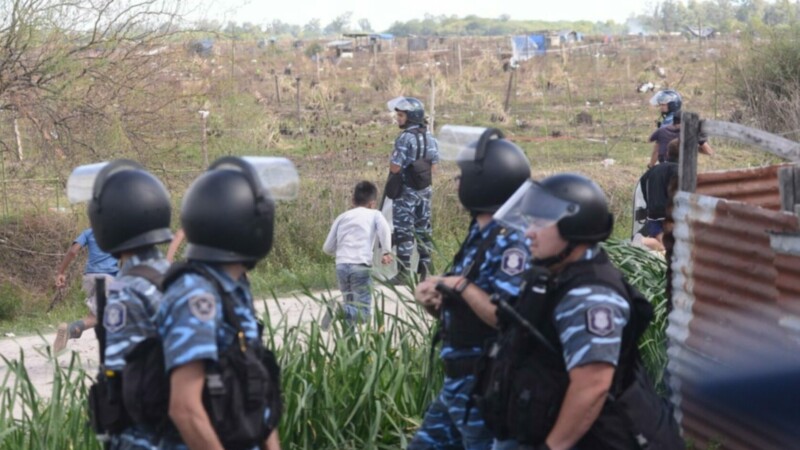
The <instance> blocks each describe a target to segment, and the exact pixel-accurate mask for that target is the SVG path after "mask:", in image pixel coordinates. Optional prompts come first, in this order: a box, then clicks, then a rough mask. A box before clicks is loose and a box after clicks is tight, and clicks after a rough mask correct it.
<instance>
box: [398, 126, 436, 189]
mask: <svg viewBox="0 0 800 450" xmlns="http://www.w3.org/2000/svg"><path fill="white" fill-rule="evenodd" d="M405 132H406V133H411V134H413V135H414V137H415V138H416V140H417V154H416V155H415V158H414V162H412V163H411V164H409V165H408V166H406V168H405V169H403V172H404V174H405V180H406V184H407V185H408V186H409V187H410V188H411V189H414V190H415V191H420V190H422V189H425V188H426V187H428V186H430V185H431V184H432V182H433V177H432V175H431V168H432V166H433V162H432V161H431V160H430V159H428V133H427V128H424V127H419V128H412V129H410V130H407V131H405Z"/></svg>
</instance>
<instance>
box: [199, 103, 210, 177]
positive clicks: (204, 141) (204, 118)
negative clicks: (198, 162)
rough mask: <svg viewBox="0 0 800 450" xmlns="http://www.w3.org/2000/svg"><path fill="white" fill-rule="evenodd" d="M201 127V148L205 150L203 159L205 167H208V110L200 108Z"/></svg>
mask: <svg viewBox="0 0 800 450" xmlns="http://www.w3.org/2000/svg"><path fill="white" fill-rule="evenodd" d="M198 113H200V127H201V133H202V135H201V136H200V148H201V149H202V151H203V161H204V162H205V167H208V114H209V113H208V111H206V110H204V109H203V110H200V111H198Z"/></svg>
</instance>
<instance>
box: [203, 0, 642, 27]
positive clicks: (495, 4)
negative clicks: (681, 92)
mask: <svg viewBox="0 0 800 450" xmlns="http://www.w3.org/2000/svg"><path fill="white" fill-rule="evenodd" d="M652 4H653V1H651V0H550V1H546V0H538V1H532V0H481V1H476V0H430V1H426V2H419V1H417V2H410V1H383V0H228V1H225V0H208V1H207V3H206V6H205V7H204V8H203V9H198V10H197V11H195V12H194V13H193V14H192V15H193V16H197V17H205V18H210V19H216V20H218V21H220V22H227V21H229V20H233V21H236V22H251V23H254V24H258V25H264V24H266V23H269V22H271V21H272V20H274V19H279V20H281V21H283V22H287V23H291V24H297V25H303V24H305V23H307V22H308V21H309V20H311V19H315V18H316V19H320V21H321V22H322V26H323V27H324V26H325V25H327V24H328V23H330V21H331V20H333V19H334V18H335V17H337V16H339V15H340V14H342V13H345V12H347V11H352V12H353V22H352V25H354V26H355V25H356V24H357V22H358V20H359V19H362V18H366V19H369V21H370V23H371V24H372V28H373V29H374V30H376V31H383V30H385V29H387V28H388V27H389V26H391V24H392V23H393V22H395V21H398V20H399V21H407V20H411V19H422V18H423V16H424V15H425V14H426V13H428V14H433V15H435V16H438V15H442V14H445V15H448V16H449V15H453V14H455V15H458V16H459V17H464V16H467V15H470V14H474V15H477V16H479V17H499V16H501V15H503V14H508V15H509V16H511V18H512V19H515V20H546V21H556V20H589V21H592V22H596V21H606V20H614V21H616V22H617V23H624V22H625V19H627V18H628V17H629V16H630V15H632V14H640V13H643V12H645V10H649V9H651V5H652ZM411 5H413V6H411Z"/></svg>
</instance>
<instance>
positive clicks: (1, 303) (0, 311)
mask: <svg viewBox="0 0 800 450" xmlns="http://www.w3.org/2000/svg"><path fill="white" fill-rule="evenodd" d="M21 307H22V296H21V292H20V290H19V288H17V287H16V286H14V285H13V284H11V283H10V282H3V283H0V320H13V319H14V318H15V317H16V316H17V313H18V312H19V310H20V308H21Z"/></svg>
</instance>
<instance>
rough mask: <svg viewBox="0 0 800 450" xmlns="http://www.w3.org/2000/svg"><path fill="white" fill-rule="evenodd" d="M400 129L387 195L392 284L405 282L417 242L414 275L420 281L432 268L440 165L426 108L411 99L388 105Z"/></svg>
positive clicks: (400, 98)
mask: <svg viewBox="0 0 800 450" xmlns="http://www.w3.org/2000/svg"><path fill="white" fill-rule="evenodd" d="M388 106H389V108H390V110H392V111H394V112H395V113H396V117H397V124H398V126H399V127H400V128H401V129H402V130H403V132H402V133H400V135H399V136H398V137H397V139H396V140H395V143H394V150H393V151H392V156H391V162H390V165H389V171H390V175H389V181H388V182H387V187H386V189H385V193H386V196H387V197H389V198H390V199H392V200H393V203H392V219H393V222H394V223H393V225H394V243H395V245H396V246H397V266H398V275H397V277H396V278H395V279H394V280H393V281H394V282H395V283H403V282H406V281H408V279H409V274H410V271H411V269H410V265H411V254H412V253H413V251H414V246H415V242H416V247H417V251H418V252H419V264H418V266H417V272H418V273H419V274H420V275H421V277H422V278H424V277H425V275H426V274H427V273H428V272H429V271H430V267H431V248H432V245H431V196H432V194H433V188H432V186H431V184H432V174H433V170H434V166H435V165H436V164H438V163H439V151H438V147H437V144H436V139H435V138H434V137H433V135H432V134H431V132H430V131H428V129H427V122H426V119H425V108H424V106H423V105H422V102H420V101H419V100H417V99H416V98H413V97H398V98H396V99H394V100H391V101H390V102H389V105H388Z"/></svg>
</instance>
